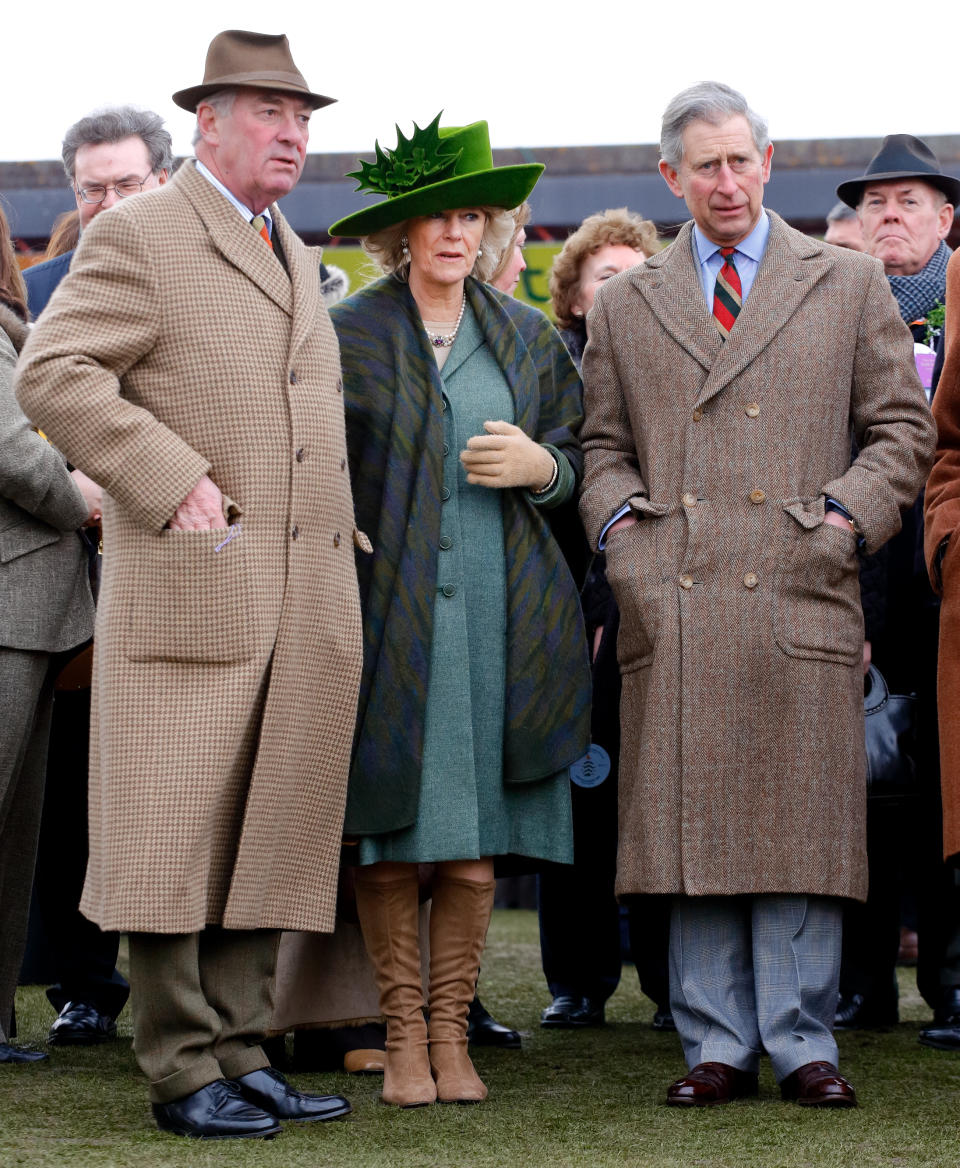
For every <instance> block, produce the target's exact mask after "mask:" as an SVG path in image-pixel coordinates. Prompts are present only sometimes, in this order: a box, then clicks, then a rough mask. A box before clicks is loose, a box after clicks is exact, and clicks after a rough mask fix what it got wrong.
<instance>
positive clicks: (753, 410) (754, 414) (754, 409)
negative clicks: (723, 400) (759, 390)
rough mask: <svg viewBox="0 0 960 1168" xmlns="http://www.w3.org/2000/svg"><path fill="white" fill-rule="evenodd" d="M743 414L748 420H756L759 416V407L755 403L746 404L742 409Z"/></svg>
mask: <svg viewBox="0 0 960 1168" xmlns="http://www.w3.org/2000/svg"><path fill="white" fill-rule="evenodd" d="M743 412H744V413H745V414H746V415H747V417H748V418H758V417H759V416H760V407H759V406H758V405H757V403H756V402H747V404H746V405H745V406H744V407H743Z"/></svg>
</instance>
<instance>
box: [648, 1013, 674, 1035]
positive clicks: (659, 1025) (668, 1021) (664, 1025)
mask: <svg viewBox="0 0 960 1168" xmlns="http://www.w3.org/2000/svg"><path fill="white" fill-rule="evenodd" d="M650 1027H651V1029H652V1030H661V1031H669V1032H670V1033H673V1034H675V1033H676V1030H677V1024H676V1022H674V1020H673V1014H672V1012H671V1010H670V1007H669V1006H658V1007H657V1011H656V1013H655V1014H654V1015H653V1021H652V1022H651V1023H650Z"/></svg>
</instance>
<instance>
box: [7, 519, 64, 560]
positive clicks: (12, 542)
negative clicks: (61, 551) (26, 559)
mask: <svg viewBox="0 0 960 1168" xmlns="http://www.w3.org/2000/svg"><path fill="white" fill-rule="evenodd" d="M61 534H62V533H61V532H59V531H57V529H56V528H55V527H50V526H48V525H47V524H46V523H41V522H40V521H39V520H37V519H27V520H24V522H23V523H15V524H14V525H13V527H8V528H6V529H5V530H4V531H0V564H9V563H10V561H11V560H16V559H19V557H20V556H25V555H27V553H28V552H35V551H36V550H37V549H38V548H42V547H49V545H50V544H52V543H57V542H58V540H59V539H60V536H61Z"/></svg>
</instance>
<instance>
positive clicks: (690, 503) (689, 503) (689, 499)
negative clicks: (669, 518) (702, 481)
mask: <svg viewBox="0 0 960 1168" xmlns="http://www.w3.org/2000/svg"><path fill="white" fill-rule="evenodd" d="M680 502H681V503H682V504H683V505H684V507H696V505H697V496H696V495H691V494H690V492H689V491H687V493H686V494H685V495H684V496H683V497H682V499H681V500H680Z"/></svg>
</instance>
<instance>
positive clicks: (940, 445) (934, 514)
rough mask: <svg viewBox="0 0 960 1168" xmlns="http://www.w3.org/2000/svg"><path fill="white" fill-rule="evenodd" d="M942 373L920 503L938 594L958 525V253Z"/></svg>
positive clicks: (950, 272)
mask: <svg viewBox="0 0 960 1168" xmlns="http://www.w3.org/2000/svg"><path fill="white" fill-rule="evenodd" d="M943 339H944V344H945V351H944V360H943V372H942V373H941V374H940V381H939V383H938V385H937V392H936V396H935V397H934V399H933V417H934V420H935V421H936V423H937V453H936V457H935V459H934V463H933V470H932V471H931V472H930V478H929V480H928V482H927V491H926V497H925V500H924V514H923V521H924V541H923V542H924V553H925V555H926V559H927V568H928V570H929V572H930V582H931V584H932V585H933V587H934V589H935V591H937V592H939V591H940V580H939V577H938V573H937V570H936V557H937V548H939V546H940V544H941V543H943V541H944V540H945V539H950V538H951V537H952V536H953V533H954V532H955V531H956V529H957V526H958V525H960V252H954V253H953V255H952V256H951V257H950V262H949V264H947V314H946V320H945V323H944V328H943Z"/></svg>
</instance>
